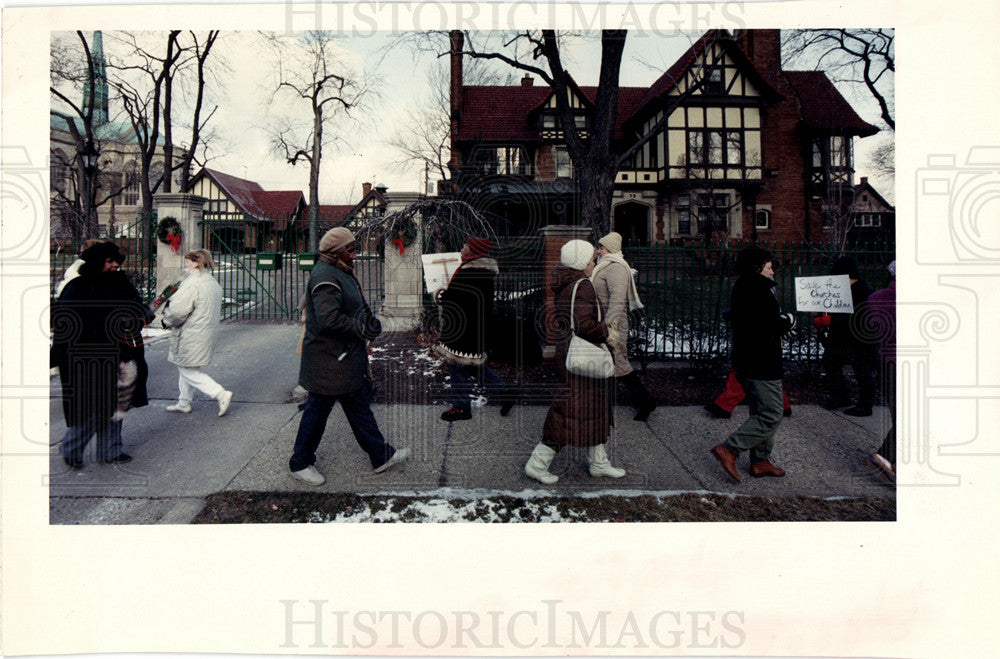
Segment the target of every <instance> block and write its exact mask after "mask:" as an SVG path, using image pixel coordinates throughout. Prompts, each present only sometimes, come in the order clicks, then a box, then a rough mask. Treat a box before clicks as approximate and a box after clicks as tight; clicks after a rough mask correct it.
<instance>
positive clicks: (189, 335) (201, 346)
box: [163, 249, 233, 416]
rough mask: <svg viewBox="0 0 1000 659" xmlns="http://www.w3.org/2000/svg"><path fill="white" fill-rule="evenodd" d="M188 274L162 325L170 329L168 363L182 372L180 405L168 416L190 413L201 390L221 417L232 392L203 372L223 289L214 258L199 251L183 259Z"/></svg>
mask: <svg viewBox="0 0 1000 659" xmlns="http://www.w3.org/2000/svg"><path fill="white" fill-rule="evenodd" d="M184 267H185V268H186V270H187V274H186V275H185V277H184V280H183V281H182V282H181V285H180V287H179V288H178V289H177V291H176V292H175V293H174V294H173V295H171V296H170V298H169V299H168V300H167V303H166V306H165V307H164V309H163V325H164V327H169V328H170V329H171V335H170V352H169V353H168V354H167V361H169V362H170V363H172V364H177V368H178V370H179V371H180V377H179V379H178V386H179V388H180V395H179V396H178V397H177V402H176V403H174V404H173V405H168V406H167V411H168V412H182V413H184V414H187V413H188V412H190V411H191V399H192V397H193V394H194V390H195V389H198V390H200V391H201V392H202V393H204V394H206V395H207V396H209V397H211V398H213V399H215V400H216V401H218V403H219V416H224V415H225V414H226V412H228V411H229V404H230V403H231V402H232V400H233V392H231V391H227V390H226V389H225V388H224V387H223V386H222V385H220V384H219V383H218V382H216V381H215V380H213V379H212V378H211V377H210V376H209V375H208V374H207V373H205V372H203V371H202V370H201V369H202V367H203V366H206V365H208V363H209V362H211V361H212V353H213V351H214V350H215V335H216V333H217V331H218V327H219V319H220V317H221V315H222V287H221V286H219V282H217V281H216V280H215V278H214V277H213V276H212V274H211V273H210V272H209V271H210V270H211V269H212V268H214V267H215V264H214V263H213V262H212V255H211V254H209V253H208V251H206V250H204V249H196V250H192V251H190V252H188V253H187V254H185V255H184Z"/></svg>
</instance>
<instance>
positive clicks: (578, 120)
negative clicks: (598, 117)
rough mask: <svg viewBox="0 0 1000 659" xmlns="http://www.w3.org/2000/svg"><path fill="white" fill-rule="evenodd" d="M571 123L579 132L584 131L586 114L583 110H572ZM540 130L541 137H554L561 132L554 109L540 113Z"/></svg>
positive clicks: (585, 129) (585, 128)
mask: <svg viewBox="0 0 1000 659" xmlns="http://www.w3.org/2000/svg"><path fill="white" fill-rule="evenodd" d="M573 123H574V124H575V126H576V130H577V131H578V132H579V133H581V134H583V133H586V131H587V114H586V113H585V112H584V111H583V110H574V112H573ZM541 130H542V134H543V135H542V136H543V137H555V136H556V135H561V134H562V126H561V125H560V124H559V118H558V117H557V116H556V113H555V111H551V110H550V111H548V112H544V113H543V114H542V118H541Z"/></svg>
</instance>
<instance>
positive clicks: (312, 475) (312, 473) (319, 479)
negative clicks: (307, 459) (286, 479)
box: [290, 465, 326, 486]
mask: <svg viewBox="0 0 1000 659" xmlns="http://www.w3.org/2000/svg"><path fill="white" fill-rule="evenodd" d="M290 473H291V474H292V478H294V479H296V480H300V481H302V482H303V483H307V484H309V485H317V486H318V485H322V484H323V483H325V482H326V478H325V477H324V476H323V474H321V473H319V471H318V470H317V469H316V467H314V466H312V465H309V466H308V467H306V468H305V469H299V470H298V471H293V472H290Z"/></svg>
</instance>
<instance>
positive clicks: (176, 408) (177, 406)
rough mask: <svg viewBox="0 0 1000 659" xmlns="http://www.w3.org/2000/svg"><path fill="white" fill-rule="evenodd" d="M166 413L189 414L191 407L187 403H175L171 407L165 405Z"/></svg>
mask: <svg viewBox="0 0 1000 659" xmlns="http://www.w3.org/2000/svg"><path fill="white" fill-rule="evenodd" d="M167 411H168V412H180V413H181V414H189V413H190V412H191V405H190V404H189V403H182V402H181V401H177V402H176V403H174V404H173V405H167Z"/></svg>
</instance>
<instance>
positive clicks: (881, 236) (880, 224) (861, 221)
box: [847, 176, 896, 243]
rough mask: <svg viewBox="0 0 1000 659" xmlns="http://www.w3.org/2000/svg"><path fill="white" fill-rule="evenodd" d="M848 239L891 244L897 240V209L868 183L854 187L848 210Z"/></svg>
mask: <svg viewBox="0 0 1000 659" xmlns="http://www.w3.org/2000/svg"><path fill="white" fill-rule="evenodd" d="M847 238H848V240H850V241H851V242H857V243H891V242H894V241H895V240H896V209H895V207H893V206H892V205H891V204H889V202H887V201H886V200H885V199H884V198H883V197H882V195H880V194H879V193H878V190H876V189H875V188H873V187H872V186H871V184H870V183H869V182H868V177H867V176H862V177H861V181H860V182H859V183H858V184H857V185H856V186H854V195H853V196H852V198H851V205H850V207H849V208H848V223H847Z"/></svg>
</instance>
